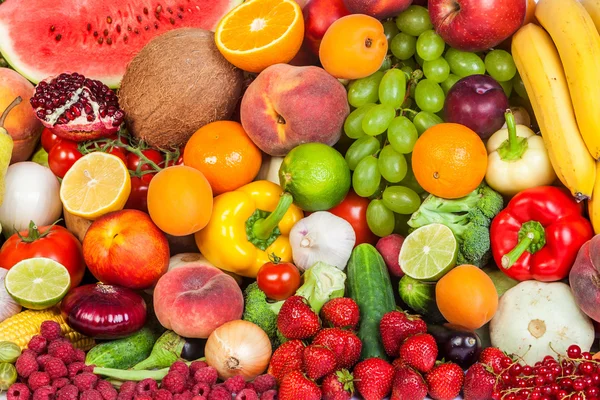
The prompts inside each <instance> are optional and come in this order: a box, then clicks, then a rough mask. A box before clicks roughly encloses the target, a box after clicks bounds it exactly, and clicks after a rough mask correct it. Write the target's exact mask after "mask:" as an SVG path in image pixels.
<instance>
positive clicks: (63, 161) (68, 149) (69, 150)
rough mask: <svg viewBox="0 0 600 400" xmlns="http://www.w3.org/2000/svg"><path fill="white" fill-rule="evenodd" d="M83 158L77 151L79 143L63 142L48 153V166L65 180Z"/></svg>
mask: <svg viewBox="0 0 600 400" xmlns="http://www.w3.org/2000/svg"><path fill="white" fill-rule="evenodd" d="M81 157H83V155H82V154H81V153H80V152H79V150H78V149H77V143H75V142H73V141H70V140H63V141H61V142H60V143H58V144H56V145H55V146H54V147H53V148H52V150H50V153H48V166H49V167H50V170H52V172H53V173H54V175H56V176H58V177H59V178H64V176H65V174H66V173H67V171H68V170H69V169H71V167H72V166H73V164H75V161H77V160H79V159H80V158H81Z"/></svg>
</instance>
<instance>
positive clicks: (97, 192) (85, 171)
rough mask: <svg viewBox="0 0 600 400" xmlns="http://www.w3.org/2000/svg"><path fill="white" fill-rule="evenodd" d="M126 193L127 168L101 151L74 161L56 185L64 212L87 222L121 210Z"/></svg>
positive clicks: (120, 161)
mask: <svg viewBox="0 0 600 400" xmlns="http://www.w3.org/2000/svg"><path fill="white" fill-rule="evenodd" d="M130 193H131V178H130V177H129V171H128V170H127V166H125V163H124V162H123V161H122V160H121V159H120V158H119V157H117V156H114V155H112V154H107V153H103V152H95V153H90V154H87V155H85V156H83V157H81V158H80V159H79V160H77V161H76V162H75V164H73V166H72V167H71V169H69V171H68V172H67V173H66V175H65V177H64V178H63V181H62V184H61V186H60V200H61V201H62V203H63V206H64V207H65V209H66V210H67V211H68V212H70V213H71V214H73V215H77V216H80V217H83V218H87V219H96V218H98V217H100V216H102V215H104V214H107V213H109V212H112V211H118V210H122V209H123V207H125V203H126V202H127V199H128V198H129V194H130Z"/></svg>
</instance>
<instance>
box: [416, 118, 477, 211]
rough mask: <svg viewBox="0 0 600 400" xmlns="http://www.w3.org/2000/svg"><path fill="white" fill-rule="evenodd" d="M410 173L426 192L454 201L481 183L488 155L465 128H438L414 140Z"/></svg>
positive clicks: (442, 126) (461, 126)
mask: <svg viewBox="0 0 600 400" xmlns="http://www.w3.org/2000/svg"><path fill="white" fill-rule="evenodd" d="M412 169H413V173H414V175H415V178H416V179H417V182H419V185H421V187H422V188H423V189H425V191H427V192H429V193H431V194H433V195H434V196H438V197H442V198H445V199H457V198H459V197H464V196H466V195H467V194H469V193H471V192H472V191H473V190H475V189H476V188H477V186H479V184H481V182H482V181H483V178H484V177H485V172H486V169H487V152H486V150H485V145H484V144H483V141H482V140H481V138H480V137H479V136H478V135H477V134H476V133H475V132H474V131H472V130H471V129H469V128H467V127H466V126H464V125H460V124H453V123H443V124H438V125H435V126H432V127H431V128H429V129H427V130H426V131H425V132H423V134H422V135H421V137H419V139H418V140H417V143H416V144H415V147H414V149H413V153H412Z"/></svg>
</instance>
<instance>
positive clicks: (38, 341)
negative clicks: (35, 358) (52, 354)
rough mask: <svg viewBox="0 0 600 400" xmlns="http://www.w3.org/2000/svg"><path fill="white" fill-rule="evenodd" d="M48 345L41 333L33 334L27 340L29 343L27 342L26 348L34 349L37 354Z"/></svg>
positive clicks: (43, 350)
mask: <svg viewBox="0 0 600 400" xmlns="http://www.w3.org/2000/svg"><path fill="white" fill-rule="evenodd" d="M47 345H48V341H47V340H46V338H45V337H43V336H41V335H35V336H34V337H32V338H31V339H30V340H29V344H27V348H28V349H30V350H33V351H35V352H36V353H38V354H42V353H44V352H45V351H46V346H47Z"/></svg>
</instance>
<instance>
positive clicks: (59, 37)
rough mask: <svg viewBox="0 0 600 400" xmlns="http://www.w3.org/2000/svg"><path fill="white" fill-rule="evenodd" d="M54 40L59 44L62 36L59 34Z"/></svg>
mask: <svg viewBox="0 0 600 400" xmlns="http://www.w3.org/2000/svg"><path fill="white" fill-rule="evenodd" d="M54 39H56V41H57V42H60V39H62V35H61V34H60V33H59V34H58V35H56V37H55V38H54Z"/></svg>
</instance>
